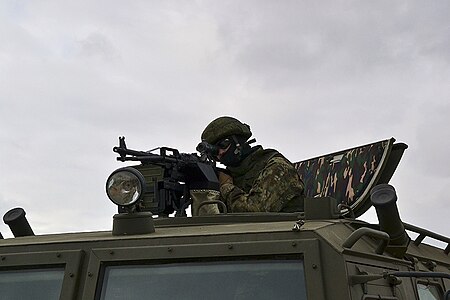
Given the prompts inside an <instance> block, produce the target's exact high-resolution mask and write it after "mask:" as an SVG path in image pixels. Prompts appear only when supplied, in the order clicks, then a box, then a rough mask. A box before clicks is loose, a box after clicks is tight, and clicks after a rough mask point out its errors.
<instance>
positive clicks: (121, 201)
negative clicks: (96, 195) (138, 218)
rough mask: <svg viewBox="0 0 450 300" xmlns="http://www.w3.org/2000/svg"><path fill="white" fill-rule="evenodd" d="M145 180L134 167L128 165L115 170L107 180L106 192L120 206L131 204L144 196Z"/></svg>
mask: <svg viewBox="0 0 450 300" xmlns="http://www.w3.org/2000/svg"><path fill="white" fill-rule="evenodd" d="M144 191H145V180H144V177H143V176H142V174H141V173H140V172H139V171H137V170H136V169H134V168H131V167H126V168H121V169H118V170H116V171H114V172H113V173H112V174H111V175H109V177H108V180H107V181H106V194H107V195H108V197H109V199H110V200H111V201H112V202H114V203H115V204H117V205H120V206H130V205H133V204H135V203H136V202H137V201H138V200H140V199H141V198H142V195H143V194H144Z"/></svg>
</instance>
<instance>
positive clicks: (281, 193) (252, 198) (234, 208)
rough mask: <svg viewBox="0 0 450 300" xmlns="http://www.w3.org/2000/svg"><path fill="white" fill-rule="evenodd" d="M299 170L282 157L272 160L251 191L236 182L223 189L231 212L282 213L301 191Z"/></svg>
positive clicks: (225, 185)
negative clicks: (242, 188)
mask: <svg viewBox="0 0 450 300" xmlns="http://www.w3.org/2000/svg"><path fill="white" fill-rule="evenodd" d="M297 176H298V175H297V171H296V170H295V168H294V167H293V166H292V164H290V163H289V162H288V161H286V159H285V158H283V157H274V158H272V159H270V160H269V161H268V163H267V165H266V167H265V168H264V169H263V171H262V172H261V174H260V175H259V176H258V178H257V179H256V180H255V182H254V183H253V186H252V188H251V189H250V191H249V193H248V194H246V193H245V192H244V191H243V190H241V189H240V188H239V187H237V186H235V185H233V184H229V183H228V184H224V185H222V186H221V188H220V192H221V195H222V198H223V199H224V200H225V201H226V203H227V206H228V207H229V209H230V210H231V212H279V211H281V210H282V208H283V207H284V206H285V204H286V203H287V202H288V201H289V200H291V199H292V198H293V197H294V196H295V195H296V193H298V192H299V191H301V190H302V188H303V187H302V186H301V182H300V181H299V180H298V177H297Z"/></svg>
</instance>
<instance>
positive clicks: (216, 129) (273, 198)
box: [197, 117, 304, 213]
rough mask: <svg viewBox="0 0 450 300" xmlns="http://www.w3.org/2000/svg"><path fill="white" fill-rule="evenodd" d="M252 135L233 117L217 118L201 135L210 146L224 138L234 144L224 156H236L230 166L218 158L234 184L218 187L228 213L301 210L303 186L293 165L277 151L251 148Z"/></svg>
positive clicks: (248, 128)
mask: <svg viewBox="0 0 450 300" xmlns="http://www.w3.org/2000/svg"><path fill="white" fill-rule="evenodd" d="M251 135H252V132H251V130H250V126H248V125H247V124H244V123H242V122H241V121H239V120H237V119H235V118H232V117H219V118H217V119H215V120H213V121H212V122H211V123H210V124H209V125H208V126H207V127H206V128H205V130H204V131H203V133H202V136H201V139H202V141H205V142H207V143H209V144H211V145H215V144H216V143H218V142H220V140H222V139H225V138H229V139H230V140H231V141H234V144H231V145H232V146H235V148H230V147H228V150H227V152H226V154H225V156H226V155H231V156H233V155H235V156H233V157H232V158H233V159H234V161H232V162H233V163H230V162H231V161H230V160H228V162H229V163H228V164H227V163H225V161H224V160H223V159H222V158H221V159H220V162H222V163H223V164H225V165H227V170H228V171H229V173H230V175H231V177H232V178H233V183H222V185H221V187H220V194H221V198H222V200H223V201H224V202H225V203H226V205H227V208H228V211H230V212H294V211H303V199H304V185H303V182H302V180H301V179H300V177H299V175H298V173H297V171H296V169H295V168H294V165H293V164H292V163H290V162H289V161H288V160H287V159H286V158H284V157H283V156H282V155H281V154H280V153H279V152H278V151H276V150H271V149H266V150H264V149H263V148H262V147H261V146H257V147H253V148H251V147H250V146H249V143H248V142H246V141H247V140H248V139H249V138H250V137H251ZM238 146H239V148H238ZM225 156H224V157H225ZM234 162H236V164H235V163H234ZM197 198H198V199H201V198H205V197H197ZM200 213H201V212H200Z"/></svg>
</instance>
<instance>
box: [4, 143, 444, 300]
mask: <svg viewBox="0 0 450 300" xmlns="http://www.w3.org/2000/svg"><path fill="white" fill-rule="evenodd" d="M406 148H407V146H406V145H405V144H403V143H395V140H394V139H387V140H384V141H380V142H376V143H373V144H369V145H364V146H360V147H356V148H352V149H348V150H344V151H339V152H336V153H332V154H329V155H324V156H320V157H317V158H313V159H309V160H305V161H302V162H298V163H296V164H295V165H296V167H297V169H298V172H299V174H300V176H301V177H302V179H303V181H304V183H305V188H306V198H305V207H304V211H303V212H298V213H248V214H244V213H240V214H233V213H227V212H226V207H225V206H223V205H221V213H220V214H217V215H201V216H199V215H198V210H199V209H200V208H196V209H194V211H192V213H191V214H192V215H193V216H187V215H186V214H184V213H183V211H185V210H186V208H187V207H189V204H190V202H189V194H188V193H187V192H186V191H187V190H189V189H192V188H194V187H196V188H198V187H200V188H205V187H207V188H211V189H213V188H214V185H215V183H216V181H215V178H214V177H215V176H214V168H212V169H211V168H210V166H211V165H210V164H209V163H208V162H207V161H202V160H198V159H196V156H192V155H188V156H184V155H181V154H180V153H178V152H177V151H176V150H174V149H169V148H164V149H160V150H161V153H160V155H153V154H149V153H147V152H139V151H133V150H129V149H127V148H126V146H125V142H124V140H123V139H122V140H121V143H120V144H119V147H116V148H115V151H116V152H117V153H119V154H120V157H119V160H123V161H127V160H137V161H139V162H140V164H137V165H135V166H128V167H125V168H120V169H118V170H116V171H114V172H113V173H112V174H111V176H110V178H108V180H107V186H106V188H107V194H108V196H109V197H110V198H111V200H112V201H113V202H114V203H116V204H117V205H118V213H117V214H116V215H115V216H114V217H113V228H112V230H111V231H105V232H89V233H66V234H51V235H39V236H36V235H34V233H33V230H32V229H31V227H30V226H29V224H28V222H27V221H26V218H25V212H24V210H23V209H21V208H15V209H12V210H10V211H8V212H7V213H6V214H5V215H4V218H3V219H4V221H5V223H7V224H8V225H9V226H10V228H11V230H12V232H13V234H14V236H15V237H14V238H8V239H0V297H1V299H46V300H48V299H64V300H65V299H83V300H90V299H108V300H110V299H309V300H312V299H314V300H316V299H317V300H321V299H334V300H335V299H366V300H370V299H373V300H375V299H386V300H394V299H403V300H410V299H427V300H428V299H447V300H448V299H449V298H450V295H449V291H448V290H449V289H450V258H449V252H450V239H449V238H448V237H444V236H441V235H439V234H437V233H433V232H430V231H428V230H425V229H422V228H419V227H416V226H413V225H409V224H407V223H403V222H402V221H401V220H400V217H399V213H398V210H397V206H396V201H397V196H396V192H395V189H394V187H392V186H391V185H389V184H388V182H389V180H390V178H391V177H392V175H393V173H394V171H395V169H396V167H397V165H398V163H399V161H400V159H401V157H402V155H403V152H404V150H405V149H406ZM130 155H131V156H130ZM128 158H129V159H128ZM211 170H213V172H212V173H211ZM186 174H188V175H189V176H187V175H186ZM205 181H206V182H207V183H206V184H203V186H202V185H201V184H200V183H201V182H205ZM399 201H402V200H401V199H399ZM212 204H214V203H212V202H208V201H207V202H205V205H212ZM215 204H217V203H215ZM371 205H373V206H374V207H375V209H376V211H377V216H378V219H379V224H369V223H367V222H364V221H361V220H358V219H357V217H359V216H361V215H362V214H363V213H364V212H365V211H366V210H367V209H368V208H369V207H370V206H371ZM222 206H223V207H222ZM187 214H188V215H189V213H187ZM156 215H158V217H156ZM410 235H411V236H412V235H414V236H415V238H414V240H411V239H410ZM425 237H428V238H431V239H435V240H438V241H440V242H442V243H443V244H445V245H446V246H444V247H445V249H441V248H438V247H435V246H431V245H427V244H425V243H424V242H423V240H424V238H425Z"/></svg>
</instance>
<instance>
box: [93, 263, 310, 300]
mask: <svg viewBox="0 0 450 300" xmlns="http://www.w3.org/2000/svg"><path fill="white" fill-rule="evenodd" d="M207 298H208V299H227V300H228V299H252V300H253V299H306V289H305V276H304V268H303V261H302V260H292V259H289V260H286V259H283V260H250V261H249V260H244V261H226V262H224V261H220V262H198V263H197V262H196V263H173V264H172V263H171V264H160V265H139V266H134V265H133V266H109V267H106V268H105V275H104V280H103V286H102V290H101V295H100V299H102V300H112V299H130V300H131V299H207Z"/></svg>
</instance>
